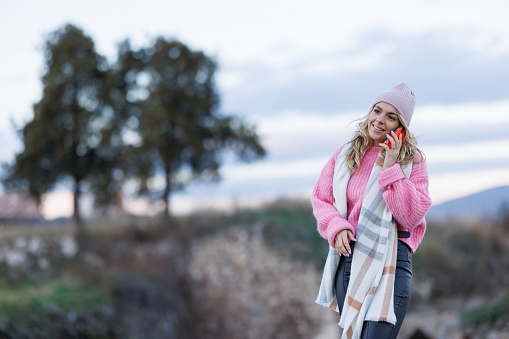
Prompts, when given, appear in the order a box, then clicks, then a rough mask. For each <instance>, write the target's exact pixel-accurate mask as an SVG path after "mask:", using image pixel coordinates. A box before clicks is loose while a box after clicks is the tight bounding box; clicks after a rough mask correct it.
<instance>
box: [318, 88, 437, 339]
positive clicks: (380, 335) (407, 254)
mask: <svg viewBox="0 0 509 339" xmlns="http://www.w3.org/2000/svg"><path fill="white" fill-rule="evenodd" d="M415 100H416V97H415V94H414V92H413V91H412V90H411V89H410V88H409V87H408V86H407V85H406V84H405V83H401V84H398V85H396V86H394V87H393V88H391V89H389V90H387V91H385V92H382V93H381V94H380V95H378V96H377V97H376V98H375V100H374V101H373V104H372V105H371V110H370V112H369V114H368V115H367V116H366V118H365V119H363V120H362V122H360V123H359V124H358V125H357V127H358V128H357V131H356V132H355V134H354V136H353V138H352V140H351V141H350V142H349V143H347V144H345V145H343V146H341V147H339V148H338V149H337V150H336V152H335V153H334V154H333V156H332V158H331V159H330V160H329V161H328V163H327V164H326V165H325V167H324V169H323V170H322V173H321V175H320V177H319V179H318V182H317V184H316V186H315V188H314V190H313V194H312V198H311V203H312V206H313V214H314V216H315V218H316V220H317V224H318V232H319V233H320V235H321V236H322V237H323V238H325V239H327V241H328V242H329V245H330V248H329V254H328V256H327V261H326V264H325V268H324V273H323V277H322V283H321V285H320V291H319V294H318V298H317V300H316V302H317V303H318V304H320V305H323V306H327V307H331V308H333V309H335V310H336V311H337V312H339V313H340V314H341V317H340V322H339V325H340V326H341V327H342V328H343V336H342V338H362V339H374V338H376V339H385V338H396V337H397V335H398V332H399V330H400V328H401V324H402V322H403V319H404V317H405V314H406V311H407V309H408V305H409V303H410V297H411V294H412V255H411V254H412V253H413V252H415V250H416V249H417V247H418V246H419V244H420V242H421V240H422V238H423V236H424V232H425V230H426V221H425V220H424V216H425V215H426V213H427V212H428V209H429V207H430V206H431V199H430V197H429V194H428V173H427V169H426V162H425V160H424V156H423V154H422V152H421V151H420V150H419V149H418V148H417V140H416V138H415V136H413V135H412V134H411V133H410V131H409V129H408V127H409V126H410V121H411V119H412V115H413V113H414V107H415ZM398 127H402V128H400V130H402V131H404V133H403V134H402V135H398V134H396V130H397V129H398ZM398 132H399V131H398Z"/></svg>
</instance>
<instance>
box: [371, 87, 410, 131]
mask: <svg viewBox="0 0 509 339" xmlns="http://www.w3.org/2000/svg"><path fill="white" fill-rule="evenodd" d="M415 100H416V97H415V93H414V91H412V89H411V88H410V87H408V85H407V84H405V83H404V82H402V83H400V84H398V85H396V86H394V87H393V88H391V89H388V90H387V91H385V92H382V93H380V94H379V95H378V96H377V97H376V98H375V100H374V101H373V105H371V107H373V106H375V104H377V103H379V102H381V101H383V102H386V103H388V104H391V105H392V106H394V107H395V108H396V109H397V110H398V112H399V114H400V115H401V117H402V118H403V120H404V121H405V123H406V125H407V126H410V120H412V115H413V114H414V108H415Z"/></svg>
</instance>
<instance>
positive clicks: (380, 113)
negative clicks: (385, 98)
mask: <svg viewBox="0 0 509 339" xmlns="http://www.w3.org/2000/svg"><path fill="white" fill-rule="evenodd" d="M396 112H397V111H396V109H395V108H394V106H392V105H390V104H388V103H386V102H379V103H377V104H375V106H374V107H373V110H372V111H371V113H369V116H368V131H369V136H370V137H371V139H373V146H378V144H380V143H383V142H384V141H385V140H386V139H387V134H389V135H390V134H391V131H394V130H395V129H396V128H398V126H399V125H400V123H399V119H398V114H397V113H396Z"/></svg>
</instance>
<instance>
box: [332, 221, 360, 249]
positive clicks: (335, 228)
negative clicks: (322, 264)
mask: <svg viewBox="0 0 509 339" xmlns="http://www.w3.org/2000/svg"><path fill="white" fill-rule="evenodd" d="M345 229H347V230H350V231H352V233H353V235H354V236H355V229H354V227H353V226H352V224H350V223H349V222H348V221H347V220H345V219H343V218H338V220H337V222H335V223H331V224H330V225H329V227H328V228H327V241H328V242H329V245H331V246H332V247H335V246H334V240H335V239H336V235H337V234H338V233H339V232H341V231H342V230H345Z"/></svg>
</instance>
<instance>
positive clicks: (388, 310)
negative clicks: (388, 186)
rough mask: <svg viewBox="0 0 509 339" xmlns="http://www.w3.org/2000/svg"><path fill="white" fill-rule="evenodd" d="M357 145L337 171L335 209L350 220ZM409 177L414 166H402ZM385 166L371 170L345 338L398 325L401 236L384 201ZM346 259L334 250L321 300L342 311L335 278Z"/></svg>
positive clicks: (346, 305) (342, 158) (345, 151)
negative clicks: (382, 324) (369, 325)
mask: <svg viewBox="0 0 509 339" xmlns="http://www.w3.org/2000/svg"><path fill="white" fill-rule="evenodd" d="M350 148H351V144H347V145H346V146H345V147H344V148H343V150H342V151H341V152H340V154H339V155H338V158H337V159H336V165H335V168H334V179H333V195H334V198H335V199H334V200H335V203H334V206H335V207H336V209H337V210H338V211H339V213H340V214H341V215H342V216H343V218H345V219H346V218H347V201H346V188H347V185H348V181H349V179H350V175H351V173H350V171H349V170H348V167H347V166H346V163H345V160H346V156H347V155H348V152H349V151H350ZM402 168H403V172H404V173H405V176H406V177H407V178H408V177H409V175H410V173H411V170H412V164H411V163H409V164H406V165H403V166H402ZM381 170H382V168H381V167H380V166H378V165H377V164H376V163H375V164H374V166H373V169H372V170H371V174H370V177H369V180H368V184H367V187H366V191H365V193H364V199H363V202H362V208H361V213H360V216H359V223H358V226H357V233H356V240H357V241H356V243H355V250H354V252H353V257H352V268H351V273H350V283H349V284H348V289H347V294H346V298H345V301H344V304H343V312H342V314H341V318H340V322H339V325H340V326H341V327H342V328H343V329H344V331H343V336H342V338H348V339H351V338H360V335H361V332H362V326H363V323H364V321H387V322H390V323H392V324H395V323H396V316H395V314H394V305H393V300H394V277H395V272H396V252H397V245H398V242H397V232H396V225H395V221H394V219H393V217H392V213H391V211H390V210H389V209H388V208H387V205H386V203H385V201H384V199H383V196H382V193H383V190H382V189H381V188H380V185H379V184H378V175H377V173H378V172H379V171H381ZM339 259H340V256H339V254H338V252H337V251H336V249H335V248H333V247H331V246H329V253H328V256H327V260H326V263H325V267H324V272H323V276H322V282H321V284H320V290H319V293H318V298H317V300H316V302H317V303H318V304H320V305H322V306H326V307H330V308H333V309H335V310H336V312H339V307H338V305H337V300H336V291H335V284H334V280H335V276H336V272H337V269H338V266H339Z"/></svg>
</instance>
